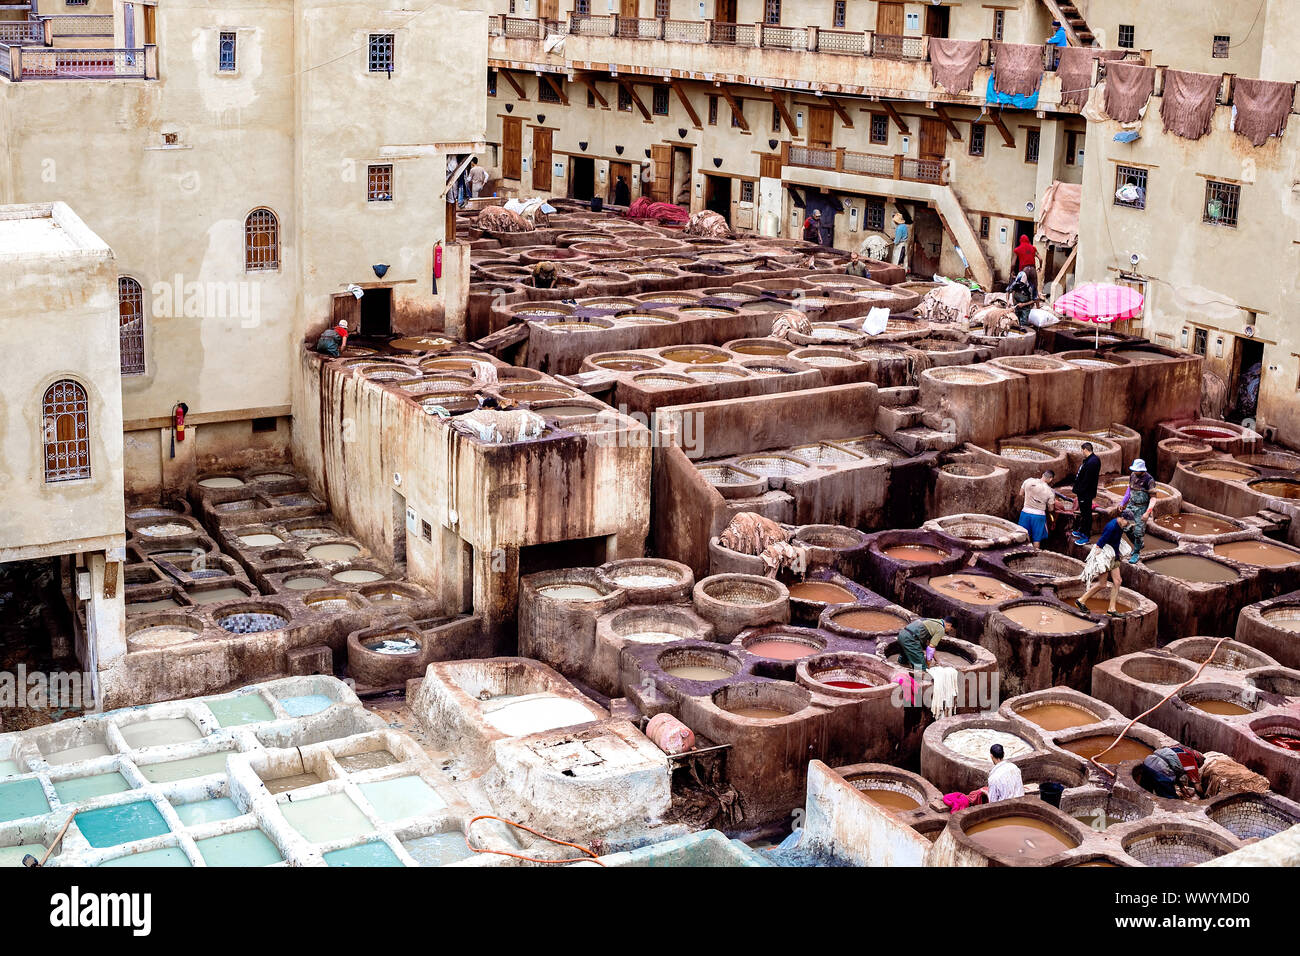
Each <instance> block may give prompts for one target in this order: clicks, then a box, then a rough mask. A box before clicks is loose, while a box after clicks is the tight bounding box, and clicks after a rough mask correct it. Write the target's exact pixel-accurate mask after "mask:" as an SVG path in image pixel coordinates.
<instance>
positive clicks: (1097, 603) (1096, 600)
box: [1071, 584, 1136, 614]
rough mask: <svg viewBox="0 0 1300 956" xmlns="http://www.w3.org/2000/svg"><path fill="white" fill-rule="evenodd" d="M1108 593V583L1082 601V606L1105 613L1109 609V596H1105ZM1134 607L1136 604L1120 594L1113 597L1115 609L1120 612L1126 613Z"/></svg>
mask: <svg viewBox="0 0 1300 956" xmlns="http://www.w3.org/2000/svg"><path fill="white" fill-rule="evenodd" d="M1109 593H1110V585H1109V584H1107V585H1106V587H1105V588H1103V589H1102V590H1101V591H1099V592H1097V593H1096V594H1094V595H1093V596H1092V597H1090V598H1088V600H1086V601H1084V602H1083V603H1084V606H1085V607H1087V608H1088V610H1089V611H1095V612H1096V613H1098V614H1104V613H1106V611H1108V610H1110V598H1108V597H1106V595H1107V594H1109ZM1071 600H1073V599H1071ZM1135 607H1136V606H1135V605H1134V604H1133V603H1132V602H1131V601H1126V600H1124V598H1123V597H1122V596H1119V597H1116V598H1115V610H1116V611H1118V612H1120V613H1121V614H1127V613H1128V612H1129V611H1132V610H1134V609H1135Z"/></svg>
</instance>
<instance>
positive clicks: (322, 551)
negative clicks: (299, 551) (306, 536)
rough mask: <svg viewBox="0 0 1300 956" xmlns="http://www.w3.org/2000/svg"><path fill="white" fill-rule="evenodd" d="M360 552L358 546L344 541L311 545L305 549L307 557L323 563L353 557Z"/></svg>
mask: <svg viewBox="0 0 1300 956" xmlns="http://www.w3.org/2000/svg"><path fill="white" fill-rule="evenodd" d="M360 553H361V549H360V548H359V547H357V546H356V545H355V544H348V543H347V542H345V541H338V542H333V543H331V544H317V545H312V547H310V548H308V549H307V557H309V558H311V559H312V560H313V561H320V562H322V563H324V564H328V563H330V562H331V561H346V560H347V559H348V558H354V557H356V556H357V555H358V554H360Z"/></svg>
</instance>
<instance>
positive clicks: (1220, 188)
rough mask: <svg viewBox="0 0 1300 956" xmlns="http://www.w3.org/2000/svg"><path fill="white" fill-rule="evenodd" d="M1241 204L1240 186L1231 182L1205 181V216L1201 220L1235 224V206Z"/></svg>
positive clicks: (1214, 223) (1234, 225) (1211, 222)
mask: <svg viewBox="0 0 1300 956" xmlns="http://www.w3.org/2000/svg"><path fill="white" fill-rule="evenodd" d="M1240 204H1241V187H1240V186H1237V185H1235V184H1233V183H1217V182H1215V181H1214V180H1213V179H1211V180H1208V181H1207V182H1206V183H1205V216H1204V219H1203V221H1204V222H1208V223H1210V224H1211V225H1215V226H1232V227H1234V228H1235V227H1236V225H1237V207H1238V206H1239V205H1240Z"/></svg>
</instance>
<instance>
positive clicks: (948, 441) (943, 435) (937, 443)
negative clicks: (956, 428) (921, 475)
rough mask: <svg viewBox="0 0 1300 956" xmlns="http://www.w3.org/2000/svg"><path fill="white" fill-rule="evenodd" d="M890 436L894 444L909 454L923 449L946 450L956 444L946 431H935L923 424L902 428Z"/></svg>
mask: <svg viewBox="0 0 1300 956" xmlns="http://www.w3.org/2000/svg"><path fill="white" fill-rule="evenodd" d="M891 437H892V439H893V442H894V444H896V445H898V447H900V448H902V449H903V450H904V451H906V452H907V453H908V454H909V455H919V454H920V453H921V452H923V451H947V450H948V449H949V448H952V447H954V446H955V445H956V444H957V443H956V442H955V441H953V440H952V437H951V436H950V435H949V434H948V433H947V432H939V431H935V430H934V429H933V428H926V427H925V426H924V425H918V426H916V427H914V428H904V429H903V430H902V431H897V432H894V434H893V435H892V436H891Z"/></svg>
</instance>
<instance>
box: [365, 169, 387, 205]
mask: <svg viewBox="0 0 1300 956" xmlns="http://www.w3.org/2000/svg"><path fill="white" fill-rule="evenodd" d="M366 201H367V202H392V201H393V167H392V166H391V165H385V166H367V167H366Z"/></svg>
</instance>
